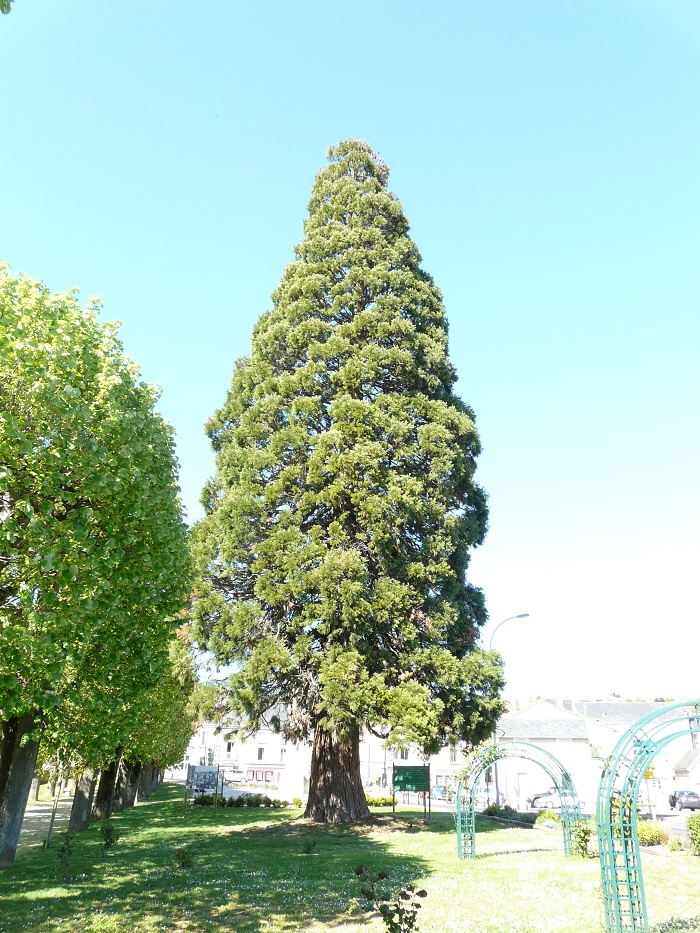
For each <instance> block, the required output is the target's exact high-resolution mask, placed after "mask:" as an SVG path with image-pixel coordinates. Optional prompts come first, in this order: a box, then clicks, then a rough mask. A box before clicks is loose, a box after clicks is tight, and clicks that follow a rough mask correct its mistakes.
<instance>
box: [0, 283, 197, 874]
mask: <svg viewBox="0 0 700 933" xmlns="http://www.w3.org/2000/svg"><path fill="white" fill-rule="evenodd" d="M98 311H99V305H98V304H97V303H93V304H91V305H89V306H88V307H87V308H85V309H83V308H81V307H80V306H79V304H78V301H77V297H76V294H75V293H74V292H70V293H66V294H51V293H50V292H49V290H48V289H47V288H46V287H45V286H44V285H43V284H42V283H39V282H34V281H32V280H30V279H28V278H25V277H19V278H16V277H13V276H12V275H11V274H10V272H9V269H8V268H7V266H5V265H2V266H0V622H1V624H0V726H1V728H2V741H1V744H0V867H3V866H5V865H8V864H11V862H12V860H13V857H14V851H15V847H16V840H17V836H18V833H19V826H20V825H21V819H22V814H23V811H24V806H25V803H26V799H27V792H28V787H29V783H30V782H31V771H32V769H33V764H34V760H35V758H36V748H37V744H36V737H37V735H38V733H39V732H40V731H41V730H42V729H43V728H46V729H47V730H49V731H51V730H52V729H54V730H56V729H59V727H58V726H57V725H56V723H57V722H58V721H60V715H57V713H56V710H57V709H58V708H59V707H64V706H65V708H66V712H67V713H68V710H73V714H74V717H75V722H82V723H83V724H85V731H84V732H83V733H81V735H80V736H79V738H80V741H81V742H82V745H83V746H84V747H85V748H86V749H89V750H90V751H91V752H96V748H97V746H98V745H100V744H101V745H102V750H103V752H104V742H105V740H106V738H109V736H110V730H112V722H111V719H110V716H113V718H114V720H115V721H114V723H113V725H114V730H113V731H114V732H119V731H120V730H122V729H123V728H124V727H125V723H124V721H123V720H121V718H120V717H121V712H123V709H122V707H123V706H128V705H129V703H130V702H131V701H132V699H133V698H134V697H135V696H137V695H139V694H142V693H143V692H144V691H146V690H148V689H149V688H150V687H151V686H154V685H155V684H156V683H157V682H158V681H159V679H160V677H161V676H162V674H163V670H164V665H165V661H166V660H167V643H168V641H169V639H170V638H171V637H172V634H173V632H174V630H175V627H176V625H177V621H176V620H175V615H176V614H177V613H178V612H179V611H180V610H181V608H182V606H183V603H184V602H185V600H186V598H187V595H188V591H189V558H188V543H187V534H186V528H185V526H184V523H183V521H182V515H181V508H180V502H179V498H178V488H177V464H176V461H175V457H174V450H173V439H172V431H171V429H170V428H169V426H168V425H166V424H165V423H164V422H163V419H162V418H161V417H160V415H159V414H158V413H157V412H156V411H155V409H154V405H155V402H156V398H157V393H156V391H155V390H154V389H153V388H152V387H151V386H148V385H145V384H143V383H141V382H139V372H138V369H137V368H136V366H135V365H134V364H133V363H132V362H131V361H130V360H129V359H128V358H127V357H125V356H124V354H123V352H122V347H121V344H120V343H119V341H118V340H117V338H116V331H117V328H116V326H115V325H111V324H100V323H98V321H97V317H96V315H97V313H98ZM110 702H111V704H112V706H113V707H114V709H113V711H112V712H111V713H108V708H109V705H110ZM120 710H121V711H120ZM92 713H94V714H95V715H94V716H93V715H92ZM73 714H72V715H73ZM100 716H101V717H103V722H102V725H100ZM89 730H91V732H90V731H89ZM25 784H26V787H25Z"/></svg>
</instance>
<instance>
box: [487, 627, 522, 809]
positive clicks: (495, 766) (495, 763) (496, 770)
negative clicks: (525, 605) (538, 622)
mask: <svg viewBox="0 0 700 933" xmlns="http://www.w3.org/2000/svg"><path fill="white" fill-rule="evenodd" d="M529 615H530V613H529V612H521V613H520V614H519V615H517V616H508V618H507V619H503V620H502V621H501V622H499V623H498V625H497V626H496V628H495V629H494V630H493V631H492V632H491V637H490V638H489V651H490V650H491V646H492V645H493V636H494V635H495V634H496V632H497V631H498V630H499V628H500V627H501V626H502V625H503V623H504V622H510V621H511V619H527V618H528V617H529ZM493 740H494V742H496V743H497V742H498V735H497V733H496V732H495V731H494V733H493ZM493 777H494V782H495V784H496V806H499V805H500V798H499V792H498V762H497V761H494V763H493Z"/></svg>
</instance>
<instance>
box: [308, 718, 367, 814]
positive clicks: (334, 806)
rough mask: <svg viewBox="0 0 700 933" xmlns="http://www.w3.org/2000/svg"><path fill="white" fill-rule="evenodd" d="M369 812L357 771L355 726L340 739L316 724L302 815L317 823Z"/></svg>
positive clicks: (357, 749)
mask: <svg viewBox="0 0 700 933" xmlns="http://www.w3.org/2000/svg"><path fill="white" fill-rule="evenodd" d="M369 815H370V813H369V807H368V806H367V798H366V797H365V791H364V788H363V786H362V775H361V773H360V732H359V729H355V730H354V731H353V733H352V735H351V736H350V737H349V738H347V739H341V738H340V737H339V736H338V735H337V734H336V733H335V732H328V731H326V730H325V729H322V728H321V727H320V726H317V727H316V730H315V732H314V746H313V751H312V753H311V777H310V779H309V796H308V800H307V803H306V811H305V812H304V816H305V817H306V818H307V819H309V820H315V821H316V822H318V823H352V822H353V821H355V820H366V819H368V818H369Z"/></svg>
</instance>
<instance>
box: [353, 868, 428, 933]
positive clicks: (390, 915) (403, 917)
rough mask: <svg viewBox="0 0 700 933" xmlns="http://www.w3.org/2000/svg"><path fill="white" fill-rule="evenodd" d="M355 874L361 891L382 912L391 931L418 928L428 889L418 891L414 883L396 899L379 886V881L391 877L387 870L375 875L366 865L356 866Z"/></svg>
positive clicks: (399, 932)
mask: <svg viewBox="0 0 700 933" xmlns="http://www.w3.org/2000/svg"><path fill="white" fill-rule="evenodd" d="M355 874H356V875H357V877H358V879H359V881H360V893H361V894H362V896H363V897H364V898H365V900H366V901H367V902H368V903H369V904H371V905H372V906H373V907H374V908H375V909H376V910H378V911H379V913H380V914H381V917H382V920H383V921H384V926H385V927H386V928H387V930H388V931H389V933H410V931H412V930H417V929H418V911H419V910H420V909H421V907H422V906H423V905H422V904H421V903H420V900H419V899H420V898H423V897H427V896H428V892H427V891H416V889H415V888H414V887H413V885H412V884H409V885H406V887H405V888H404V889H403V890H402V891H399V894H398V897H397V898H396V900H394V901H392V899H391V896H390V895H387V894H385V893H383V892H382V891H381V889H380V888H379V887H378V885H379V883H380V882H382V881H384V880H386V879H387V878H388V877H389V873H388V872H386V871H379V872H377V874H376V875H375V874H374V872H372V871H371V869H369V868H365V866H364V865H358V866H357V868H355Z"/></svg>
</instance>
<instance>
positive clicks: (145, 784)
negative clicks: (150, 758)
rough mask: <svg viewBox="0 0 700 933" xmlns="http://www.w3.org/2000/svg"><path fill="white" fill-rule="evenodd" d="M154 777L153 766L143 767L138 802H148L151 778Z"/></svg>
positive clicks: (146, 765)
mask: <svg viewBox="0 0 700 933" xmlns="http://www.w3.org/2000/svg"><path fill="white" fill-rule="evenodd" d="M152 775H153V765H152V764H145V765H142V766H141V774H140V776H139V789H138V795H137V798H136V799H137V800H148V795H149V794H150V792H151V777H152Z"/></svg>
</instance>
